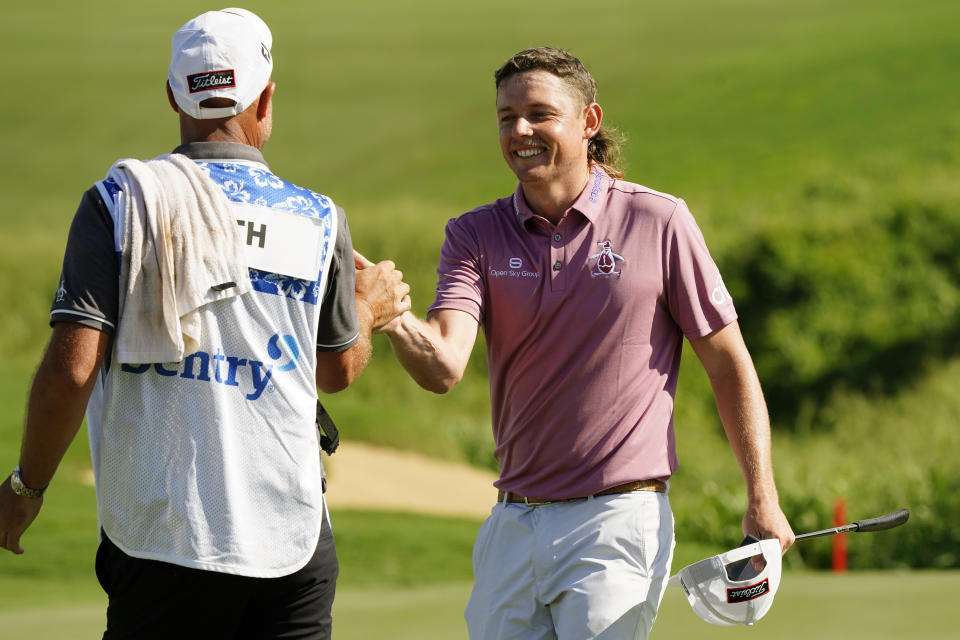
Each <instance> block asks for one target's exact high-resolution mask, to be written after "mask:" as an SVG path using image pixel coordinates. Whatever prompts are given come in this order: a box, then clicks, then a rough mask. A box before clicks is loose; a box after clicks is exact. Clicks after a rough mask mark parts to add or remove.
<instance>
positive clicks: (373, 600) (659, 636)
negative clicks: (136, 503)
mask: <svg viewBox="0 0 960 640" xmlns="http://www.w3.org/2000/svg"><path fill="white" fill-rule="evenodd" d="M958 591H960V572H956V571H952V572H937V573H934V572H912V573H900V572H886V573H854V574H846V575H832V574H826V573H788V574H786V575H785V576H784V579H783V582H782V583H781V586H780V591H779V592H778V593H777V597H776V601H775V602H774V605H773V608H772V609H771V610H770V613H768V614H767V616H766V617H765V618H764V619H763V620H761V621H760V622H758V623H757V624H756V625H755V626H754V627H753V628H752V629H743V628H732V627H731V628H727V627H713V626H710V625H708V624H707V623H705V622H702V621H701V620H700V619H699V618H697V617H696V616H695V615H694V613H693V611H692V610H691V609H690V607H689V606H688V605H687V602H686V600H685V599H684V598H683V596H682V595H681V593H680V591H679V590H677V589H669V590H668V591H667V595H666V596H665V597H664V601H663V605H662V607H661V608H660V616H659V618H658V619H657V623H656V624H655V625H654V628H653V634H652V635H651V636H650V637H651V638H652V640H671V639H673V640H676V639H687V638H690V639H693V638H697V639H700V638H703V639H706V640H709V639H710V638H718V639H722V638H728V639H732V638H763V639H764V640H788V639H794V638H817V639H819V640H833V639H837V640H841V639H844V640H851V639H852V640H856V639H859V638H864V639H868V638H869V639H870V640H894V639H897V640H899V639H901V638H911V639H916V640H947V639H952V638H956V637H957V634H956V628H955V627H954V626H953V624H952V622H951V621H950V618H949V616H947V615H945V614H944V612H946V611H950V610H951V609H952V607H953V606H954V603H955V601H956V594H957V593H958ZM469 593H470V585H469V584H465V583H453V584H445V585H434V586H430V587H421V588H405V589H396V588H394V589H350V590H340V591H339V592H338V594H337V600H336V604H335V605H334V638H336V640H381V639H383V640H387V639H389V640H460V639H463V640H466V637H467V634H466V627H465V625H464V623H463V619H462V610H463V607H464V605H465V604H466V601H467V597H468V596H469ZM103 620H104V617H103V605H102V604H90V605H71V604H64V605H63V606H49V607H46V608H43V609H31V610H20V611H0V630H3V637H4V638H29V639H30V640H81V639H85V638H98V637H100V633H101V632H102V628H103Z"/></svg>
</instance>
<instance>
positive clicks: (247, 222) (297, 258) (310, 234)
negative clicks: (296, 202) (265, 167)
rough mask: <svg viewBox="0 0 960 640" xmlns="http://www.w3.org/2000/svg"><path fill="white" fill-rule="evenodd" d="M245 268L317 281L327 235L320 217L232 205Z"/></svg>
mask: <svg viewBox="0 0 960 640" xmlns="http://www.w3.org/2000/svg"><path fill="white" fill-rule="evenodd" d="M233 208H234V211H235V212H236V215H237V224H238V225H239V228H240V235H241V236H242V238H243V242H244V250H245V252H246V257H247V265H248V266H250V267H253V268H254V269H262V270H264V271H271V272H273V273H279V274H282V275H285V276H290V277H293V278H299V279H301V280H316V279H317V274H319V273H320V267H321V266H322V261H323V253H322V251H321V249H322V247H323V242H324V238H325V235H326V233H327V231H326V228H325V225H326V224H329V223H325V222H324V221H323V220H321V219H319V218H314V217H312V216H306V215H298V214H295V213H291V212H289V211H283V210H282V209H271V208H268V207H261V206H258V205H251V204H245V203H234V205H233Z"/></svg>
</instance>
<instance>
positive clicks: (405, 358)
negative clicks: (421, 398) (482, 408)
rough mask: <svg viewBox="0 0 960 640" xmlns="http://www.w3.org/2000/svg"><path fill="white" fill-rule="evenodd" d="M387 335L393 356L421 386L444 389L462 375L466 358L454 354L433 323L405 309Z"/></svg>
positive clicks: (454, 383) (439, 390) (429, 389)
mask: <svg viewBox="0 0 960 640" xmlns="http://www.w3.org/2000/svg"><path fill="white" fill-rule="evenodd" d="M387 336H388V337H389V338H390V344H391V345H392V346H393V351H394V353H395V354H396V356H397V360H399V361H400V364H401V365H402V366H403V368H404V369H406V370H407V373H409V374H410V377H411V378H413V379H414V381H415V382H416V383H417V384H419V385H420V386H421V387H423V388H424V389H427V390H428V391H433V392H434V393H446V392H447V391H449V390H450V389H452V388H453V387H454V386H455V385H456V384H457V383H458V382H460V380H461V379H462V378H463V371H464V369H465V368H466V361H465V360H463V361H461V360H462V358H458V357H457V355H456V353H454V351H455V350H454V349H453V348H451V347H450V346H449V345H448V344H447V343H446V341H445V340H444V338H443V336H442V335H441V334H440V330H439V329H438V328H437V327H435V326H434V325H432V324H429V323H428V322H426V321H424V320H421V319H419V318H417V317H416V316H414V315H413V314H412V313H410V312H406V313H404V314H403V315H402V316H400V322H399V323H396V325H394V326H393V327H391V330H390V331H389V332H387Z"/></svg>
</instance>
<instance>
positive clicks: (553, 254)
mask: <svg viewBox="0 0 960 640" xmlns="http://www.w3.org/2000/svg"><path fill="white" fill-rule="evenodd" d="M551 240H553V243H552V246H551V247H550V262H551V263H552V266H551V267H550V289H551V290H552V291H563V290H564V288H565V287H564V279H563V260H564V247H563V245H562V244H561V242H563V236H562V235H561V234H560V233H554V234H553V236H551Z"/></svg>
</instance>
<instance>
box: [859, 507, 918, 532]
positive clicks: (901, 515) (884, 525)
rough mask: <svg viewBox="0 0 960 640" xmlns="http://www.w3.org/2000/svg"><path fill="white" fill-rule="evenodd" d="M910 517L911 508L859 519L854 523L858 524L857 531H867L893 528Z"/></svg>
mask: <svg viewBox="0 0 960 640" xmlns="http://www.w3.org/2000/svg"><path fill="white" fill-rule="evenodd" d="M909 517H910V511H909V510H907V509H900V511H894V512H893V513H888V514H887V515H885V516H878V517H876V518H867V519H866V520H857V521H856V522H854V523H853V524H855V525H857V529H856V531H857V532H858V533H862V532H865V531H883V530H884V529H893V528H894V527H899V526H900V525H902V524H903V523H904V522H906V521H907V518H909Z"/></svg>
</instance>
